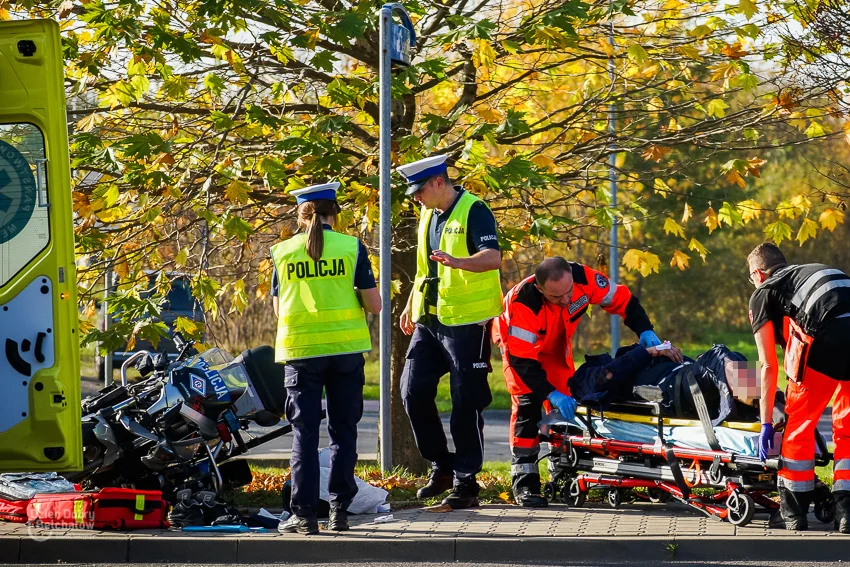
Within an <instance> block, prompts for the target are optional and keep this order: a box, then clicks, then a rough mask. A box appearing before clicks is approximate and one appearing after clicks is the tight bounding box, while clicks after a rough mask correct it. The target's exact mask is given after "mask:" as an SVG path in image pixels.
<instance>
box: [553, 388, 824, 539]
mask: <svg viewBox="0 0 850 567" xmlns="http://www.w3.org/2000/svg"><path fill="white" fill-rule="evenodd" d="M612 407H613V408H616V409H621V410H624V411H608V412H606V411H602V410H597V409H592V408H588V407H585V406H580V407H579V408H578V410H577V412H576V417H577V419H579V420H581V421H582V423H584V424H585V426H586V429H581V428H578V427H576V426H572V425H571V426H569V427H567V426H563V425H561V426H551V427H550V428H549V431H548V433H547V434H545V435H542V436H541V438H543V439H544V440H546V441H548V442H549V444H550V447H551V451H550V453H549V454H548V455H546V456H545V457H543V458H547V457H548V459H549V472H550V481H549V482H548V483H547V484H546V485H545V487H544V494H545V495H546V497H547V498H548V499H549V500H555V501H561V502H565V503H567V504H569V505H572V506H582V505H583V504H584V502H585V499H586V497H587V493H588V492H589V491H590V490H591V489H594V488H602V489H607V495H606V501H607V502H608V504H609V506H611V507H613V508H619V506H620V504H621V503H622V502H623V500H624V497H625V496H626V494H627V493H628V494H631V495H633V496H634V497H635V498H636V499H640V500H648V501H651V502H667V501H670V500H673V501H676V502H679V503H681V504H684V505H685V506H687V507H689V508H691V509H694V510H697V511H699V512H702V513H704V514H706V515H707V516H708V517H710V518H712V519H715V520H719V521H723V520H726V521H728V522H730V523H731V524H733V525H736V526H746V525H747V524H749V523H750V521H751V520H752V519H753V516H754V514H755V513H756V511H757V510H756V509H757V507H759V508H761V509H762V510H764V511H767V512H772V511H774V510H777V509H778V508H779V503H778V502H777V501H775V500H773V499H772V498H771V497H770V494H771V493H773V492H776V491H777V487H776V479H777V472H778V471H779V468H780V466H781V463H780V459H778V458H772V459H768V460H767V461H765V462H762V461H761V460H759V459H758V458H756V457H750V456H746V455H740V454H737V453H734V452H730V451H725V450H719V451H717V450H707V449H693V448H683V447H675V446H673V445H672V444H671V443H670V442H669V441H667V440H666V439H665V437H664V427H665V426H694V425H700V422H699V421H694V420H687V419H680V418H667V417H664V415H663V412H662V407H661V405H660V404H659V403H656V402H629V403H624V404H616V405H613V406H612ZM628 410H631V413H630V412H629V411H628ZM635 410H639V411H641V412H643V413H642V414H635V413H634V411H635ZM647 410H649V413H650V414H651V415H647V414H646V412H647ZM594 417H599V418H606V417H607V418H610V419H617V420H622V421H630V422H633V423H651V424H653V425H655V426H656V428H657V439H656V442H655V443H654V444H651V443H640V442H631V441H619V440H616V439H609V438H607V437H602V436H601V435H599V434H598V433H597V432H596V430H595V428H594V426H593V420H592V419H591V418H594ZM721 425H722V426H724V427H729V428H732V429H738V430H743V431H750V432H758V431H759V424H757V423H739V422H724V423H723V424H721ZM818 445H819V447H818V448H819V454H818V456H817V458H816V464H817V465H818V466H824V465H826V464H828V463H829V461H830V460H831V459H832V455H831V454H829V452H828V450H827V448H826V444H825V442H824V441H823V438H822V437H820V436H818ZM636 488H640V489H646V494H644V493H641V492H636V491H635V490H634V489H636ZM696 488H700V489H702V488H707V489H712V490H713V492H711V493H707V491H702V490H700V491H699V493H695V492H694V490H693V489H696ZM814 513H815V516H816V517H817V518H818V520H820V521H822V522H826V523H828V522H832V521H833V519H834V517H835V506H834V502H833V501H832V495H831V493H830V492H829V490H828V488H827V487H826V486H825V485H823V484H822V483H820V482H819V481H818V486H817V487H816V489H815V502H814Z"/></svg>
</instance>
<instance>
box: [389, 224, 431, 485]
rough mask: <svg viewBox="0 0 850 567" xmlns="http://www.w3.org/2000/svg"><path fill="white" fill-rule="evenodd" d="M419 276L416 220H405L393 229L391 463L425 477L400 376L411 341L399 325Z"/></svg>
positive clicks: (424, 466) (425, 466)
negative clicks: (396, 284)
mask: <svg viewBox="0 0 850 567" xmlns="http://www.w3.org/2000/svg"><path fill="white" fill-rule="evenodd" d="M415 273H416V219H415V218H412V217H410V218H405V219H403V220H402V222H401V223H399V224H398V225H397V226H396V227H395V228H394V229H393V274H392V276H393V279H394V280H400V281H401V293H399V294H398V295H396V296H395V297H394V298H393V301H392V325H393V327H392V348H391V351H390V352H391V362H390V364H391V372H390V374H391V376H392V386H391V391H392V448H393V450H392V459H393V465H394V466H403V467H405V468H407V469H408V470H409V471H410V472H413V473H417V474H422V473H424V472H425V471H426V470H427V468H428V462H427V461H426V460H425V459H423V458H422V456H421V455H420V454H419V450H418V449H417V448H416V443H415V441H414V439H413V430H412V429H411V428H410V421H409V420H408V418H407V413H405V411H404V404H402V401H401V372H402V370H403V369H404V360H405V355H406V354H407V346H408V344H410V337H408V336H406V335H405V334H404V333H402V332H401V329H400V328H399V326H398V321H399V319H400V318H401V312H402V311H403V310H404V306H405V304H406V303H407V297H408V296H409V295H410V290H411V289H412V287H413V284H412V281H413V277H414V275H415Z"/></svg>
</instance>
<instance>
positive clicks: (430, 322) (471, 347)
mask: <svg viewBox="0 0 850 567" xmlns="http://www.w3.org/2000/svg"><path fill="white" fill-rule="evenodd" d="M489 329H490V323H487V324H486V325H477V324H472V325H459V326H454V327H448V326H446V325H443V324H442V323H440V322H439V321H438V320H437V317H436V316H433V315H423V316H422V318H421V319H420V320H419V322H418V323H417V324H416V329H415V330H414V331H413V337H412V338H411V340H410V347H409V348H408V350H407V360H406V361H405V364H404V370H403V371H402V375H401V396H402V400H403V402H404V409H405V411H407V415H408V417H409V418H410V425H411V426H412V428H413V435H414V437H415V438H416V446H417V448H418V449H419V452H420V453H421V454H422V456H423V457H424V458H425V459H427V460H429V461H431V462H432V463H433V464H434V465H435V466H436V467H437V468H439V469H440V470H442V471H445V472H448V471H451V470H454V472H455V476H456V477H457V478H465V477H468V476H471V475H474V474H476V473H478V472H479V471H480V470H481V465H482V464H483V462H484V419H483V418H482V416H481V411H482V410H483V409H484V408H486V407H487V406H488V405H490V402H491V401H492V399H493V398H492V396H491V394H490V384H489V383H488V382H487V375H488V374H489V372H490V333H489ZM446 373H448V374H449V381H450V382H449V383H450V389H451V397H452V414H451V421H450V429H451V434H452V440H453V441H454V445H455V453H454V454H452V453H450V452H449V449H448V442H447V440H446V434H445V432H444V431H443V423H442V421H441V420H440V415H439V413H438V412H437V404H436V397H437V385H438V384H439V382H440V378H441V377H443V376H444V375H445V374H446Z"/></svg>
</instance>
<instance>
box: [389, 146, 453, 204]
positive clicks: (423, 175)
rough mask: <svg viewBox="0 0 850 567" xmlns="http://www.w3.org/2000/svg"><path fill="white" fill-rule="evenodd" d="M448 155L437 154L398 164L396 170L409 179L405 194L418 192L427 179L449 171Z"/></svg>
mask: <svg viewBox="0 0 850 567" xmlns="http://www.w3.org/2000/svg"><path fill="white" fill-rule="evenodd" d="M447 158H448V156H444V155H437V156H431V157H426V158H425V159H420V160H419V161H414V162H412V163H407V164H404V165H400V166H398V167H397V168H396V169H395V170H396V171H397V172H399V173H400V174H401V175H402V177H404V178H405V179H406V180H407V190H406V191H405V192H404V194H405V195H413V194H414V193H416V192H417V191H418V190H419V188H420V187H422V185H424V184H425V182H426V181H428V180H429V179H431V178H432V177H434V176H435V175H440V174H442V173H446V171H448V166H447V165H446V159H447Z"/></svg>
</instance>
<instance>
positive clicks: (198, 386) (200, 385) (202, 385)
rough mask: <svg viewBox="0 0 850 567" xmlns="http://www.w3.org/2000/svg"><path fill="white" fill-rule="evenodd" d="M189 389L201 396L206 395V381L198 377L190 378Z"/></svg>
mask: <svg viewBox="0 0 850 567" xmlns="http://www.w3.org/2000/svg"><path fill="white" fill-rule="evenodd" d="M190 387H191V388H192V389H193V390H195V391H196V392H198V393H199V394H200V395H202V396H206V395H207V381H206V380H204V379H203V378H201V377H200V376H192V382H191V383H190Z"/></svg>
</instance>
